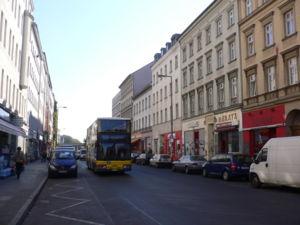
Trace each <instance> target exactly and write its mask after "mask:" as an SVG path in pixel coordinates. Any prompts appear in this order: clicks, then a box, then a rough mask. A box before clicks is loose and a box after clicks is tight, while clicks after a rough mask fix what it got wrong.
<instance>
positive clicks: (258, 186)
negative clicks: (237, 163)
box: [250, 174, 261, 188]
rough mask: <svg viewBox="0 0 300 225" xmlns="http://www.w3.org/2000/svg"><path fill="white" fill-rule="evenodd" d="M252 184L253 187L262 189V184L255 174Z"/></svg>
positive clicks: (251, 179)
mask: <svg viewBox="0 0 300 225" xmlns="http://www.w3.org/2000/svg"><path fill="white" fill-rule="evenodd" d="M250 183H251V185H252V187H254V188H260V187H261V182H260V180H259V178H258V176H257V175H256V174H253V175H252V176H251V178H250Z"/></svg>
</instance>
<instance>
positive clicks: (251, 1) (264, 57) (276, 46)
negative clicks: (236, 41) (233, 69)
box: [239, 0, 300, 155]
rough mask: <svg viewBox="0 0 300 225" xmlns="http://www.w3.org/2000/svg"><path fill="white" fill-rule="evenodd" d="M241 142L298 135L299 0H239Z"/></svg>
mask: <svg viewBox="0 0 300 225" xmlns="http://www.w3.org/2000/svg"><path fill="white" fill-rule="evenodd" d="M239 11H240V12H241V14H240V22H239V26H240V32H241V60H242V71H243V79H242V80H243V108H244V109H243V127H244V133H243V136H244V141H245V148H247V150H248V151H249V153H250V154H251V155H255V154H256V153H257V152H258V151H259V149H260V148H261V146H263V144H264V143H265V142H266V141H267V140H268V139H270V138H272V137H281V136H291V135H300V83H299V80H300V76H299V72H300V57H299V53H300V35H299V31H300V14H299V12H300V1H298V0H273V1H271V0H269V1H266V0H265V1H263V0H243V1H242V0H241V1H239Z"/></svg>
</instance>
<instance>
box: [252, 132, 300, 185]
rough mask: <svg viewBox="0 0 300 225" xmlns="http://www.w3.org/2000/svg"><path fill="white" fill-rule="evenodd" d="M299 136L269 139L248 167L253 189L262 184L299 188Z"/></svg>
mask: <svg viewBox="0 0 300 225" xmlns="http://www.w3.org/2000/svg"><path fill="white" fill-rule="evenodd" d="M299 146H300V136H297V137H282V138H272V139H270V140H269V141H268V142H267V143H266V144H265V145H264V146H263V148H262V149H261V150H260V152H259V153H258V155H257V157H256V159H255V160H254V163H252V164H251V166H250V174H249V179H250V183H251V184H252V186H253V187H256V188H258V187H260V186H261V185H262V184H274V185H284V186H290V187H300V167H299V165H300V151H299Z"/></svg>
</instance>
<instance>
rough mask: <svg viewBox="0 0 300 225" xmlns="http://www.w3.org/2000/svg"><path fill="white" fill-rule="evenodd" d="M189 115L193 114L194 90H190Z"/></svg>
mask: <svg viewBox="0 0 300 225" xmlns="http://www.w3.org/2000/svg"><path fill="white" fill-rule="evenodd" d="M189 95H190V116H194V115H195V92H194V91H192V92H190V94H189Z"/></svg>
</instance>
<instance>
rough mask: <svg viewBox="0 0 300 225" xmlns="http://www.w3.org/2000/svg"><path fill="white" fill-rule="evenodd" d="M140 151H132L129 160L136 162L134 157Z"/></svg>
mask: <svg viewBox="0 0 300 225" xmlns="http://www.w3.org/2000/svg"><path fill="white" fill-rule="evenodd" d="M140 154H141V153H138V152H132V153H131V161H132V162H133V163H135V162H136V158H137V157H138V156H139V155H140Z"/></svg>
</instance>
